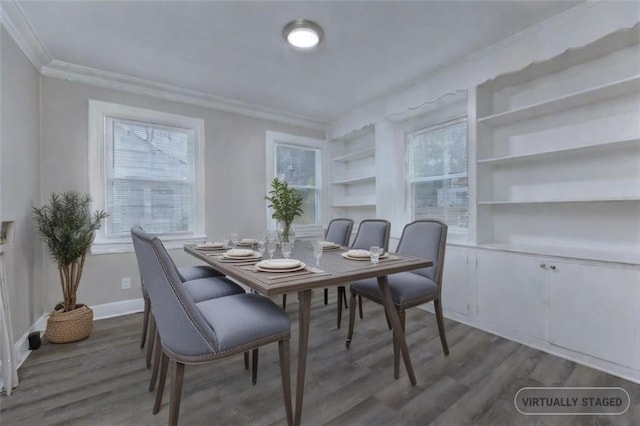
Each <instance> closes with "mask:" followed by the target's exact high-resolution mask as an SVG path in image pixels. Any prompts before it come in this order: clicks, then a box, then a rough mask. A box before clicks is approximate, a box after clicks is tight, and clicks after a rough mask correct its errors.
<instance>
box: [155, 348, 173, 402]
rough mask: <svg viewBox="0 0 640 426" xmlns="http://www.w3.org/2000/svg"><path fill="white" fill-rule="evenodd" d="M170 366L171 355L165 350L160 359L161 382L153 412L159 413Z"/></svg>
mask: <svg viewBox="0 0 640 426" xmlns="http://www.w3.org/2000/svg"><path fill="white" fill-rule="evenodd" d="M168 367H169V357H168V356H167V354H165V353H164V352H163V353H162V355H161V360H160V382H159V383H158V391H157V393H156V402H155V404H153V414H158V411H160V406H161V405H162V396H163V394H164V385H165V382H166V381H167V369H168Z"/></svg>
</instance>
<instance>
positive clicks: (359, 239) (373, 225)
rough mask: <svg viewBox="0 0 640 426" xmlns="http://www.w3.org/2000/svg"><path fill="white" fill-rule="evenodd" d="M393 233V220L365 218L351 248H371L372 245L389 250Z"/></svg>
mask: <svg viewBox="0 0 640 426" xmlns="http://www.w3.org/2000/svg"><path fill="white" fill-rule="evenodd" d="M390 233H391V222H389V221H388V220H384V219H365V220H363V221H362V222H360V226H358V233H357V234H356V238H355V240H353V244H351V248H354V249H363V250H369V247H371V246H378V247H382V248H383V249H384V251H387V250H389V235H390Z"/></svg>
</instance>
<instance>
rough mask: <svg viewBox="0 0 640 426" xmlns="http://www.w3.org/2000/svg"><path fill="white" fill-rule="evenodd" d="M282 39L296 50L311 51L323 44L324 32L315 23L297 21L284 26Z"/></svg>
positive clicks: (304, 20) (305, 20)
mask: <svg viewBox="0 0 640 426" xmlns="http://www.w3.org/2000/svg"><path fill="white" fill-rule="evenodd" d="M282 37H283V38H284V39H285V41H286V42H287V43H289V44H290V45H291V46H293V47H295V48H296V49H300V50H310V49H313V48H314V47H316V46H317V45H319V44H320V42H322V39H323V38H324V31H323V30H322V28H321V27H320V25H318V24H316V23H315V22H313V21H309V20H307V19H296V20H295V21H291V22H289V23H288V24H287V25H285V26H284V28H283V29H282Z"/></svg>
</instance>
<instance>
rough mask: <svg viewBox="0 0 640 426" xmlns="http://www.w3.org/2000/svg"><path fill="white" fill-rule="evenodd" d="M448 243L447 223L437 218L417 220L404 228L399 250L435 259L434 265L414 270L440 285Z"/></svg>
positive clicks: (399, 251)
mask: <svg viewBox="0 0 640 426" xmlns="http://www.w3.org/2000/svg"><path fill="white" fill-rule="evenodd" d="M446 245H447V225H446V224H445V223H442V222H440V221H439V220H435V219H433V220H432V219H424V220H416V221H414V222H411V223H409V224H407V225H406V226H405V227H404V229H403V230H402V236H401V237H400V242H399V243H398V250H397V252H398V253H400V254H408V255H410V256H417V257H422V258H425V259H428V260H431V261H433V266H431V267H429V268H424V269H418V270H416V271H412V272H413V273H415V274H419V275H422V276H424V277H427V278H429V279H430V280H432V281H434V282H435V283H436V284H438V286H439V287H440V286H441V284H442V270H443V265H444V252H445V247H446Z"/></svg>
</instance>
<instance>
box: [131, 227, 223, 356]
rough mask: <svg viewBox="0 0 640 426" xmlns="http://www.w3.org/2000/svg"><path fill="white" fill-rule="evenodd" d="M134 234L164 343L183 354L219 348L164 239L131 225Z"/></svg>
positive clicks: (202, 352) (145, 280) (170, 348)
mask: <svg viewBox="0 0 640 426" xmlns="http://www.w3.org/2000/svg"><path fill="white" fill-rule="evenodd" d="M131 238H132V240H133V245H134V249H135V253H136V258H137V260H138V267H139V268H140V271H141V274H142V279H143V280H144V282H145V286H146V290H147V292H148V293H149V297H150V298H151V309H152V311H153V316H154V318H155V321H156V325H157V328H158V333H160V339H161V340H162V345H163V346H164V347H165V348H167V349H168V350H170V351H171V352H173V353H174V354H176V355H178V356H183V357H192V356H203V355H212V354H215V353H216V352H218V350H219V345H218V342H217V338H216V334H215V331H214V330H213V329H212V328H211V326H210V325H209V324H208V323H207V322H206V320H205V319H204V317H203V316H202V314H201V313H200V311H199V310H198V308H197V306H196V305H195V303H194V302H193V299H192V298H191V296H189V294H188V293H187V292H186V290H185V288H184V286H182V281H181V280H180V277H179V276H178V271H177V269H176V267H175V265H174V263H173V261H172V260H171V257H170V256H169V253H167V251H166V249H165V248H164V245H163V244H162V242H161V241H160V240H159V239H158V238H157V237H153V236H151V235H149V234H147V233H145V232H144V231H143V230H142V228H140V227H134V228H131Z"/></svg>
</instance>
